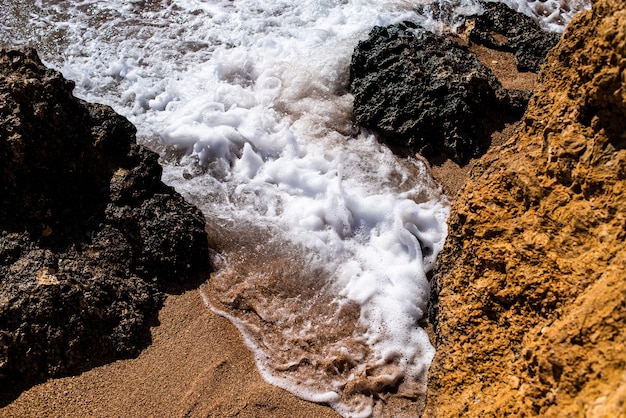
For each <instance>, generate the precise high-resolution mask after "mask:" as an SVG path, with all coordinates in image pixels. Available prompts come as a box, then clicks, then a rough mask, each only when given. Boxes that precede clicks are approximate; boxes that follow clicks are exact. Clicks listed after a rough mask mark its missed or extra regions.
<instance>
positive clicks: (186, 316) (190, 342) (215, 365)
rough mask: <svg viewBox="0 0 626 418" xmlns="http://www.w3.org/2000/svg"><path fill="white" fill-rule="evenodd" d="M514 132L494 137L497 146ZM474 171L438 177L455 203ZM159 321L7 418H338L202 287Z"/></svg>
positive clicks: (489, 56) (173, 300)
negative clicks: (258, 347)
mask: <svg viewBox="0 0 626 418" xmlns="http://www.w3.org/2000/svg"><path fill="white" fill-rule="evenodd" d="M476 52H477V53H478V55H479V57H480V59H481V60H482V61H483V62H484V63H485V64H487V65H488V66H491V67H492V68H493V69H494V70H497V71H496V74H497V75H498V77H499V78H500V80H501V81H502V83H503V85H505V86H506V87H509V88H521V89H530V88H532V86H533V83H534V81H535V78H536V77H535V76H534V75H529V74H519V73H517V71H516V70H515V64H514V61H513V60H512V56H511V55H510V54H503V53H495V52H493V51H486V50H484V49H479V50H478V51H476ZM513 131H514V126H509V127H507V128H506V129H504V130H503V131H502V132H500V133H496V134H494V137H493V142H492V145H497V144H499V143H501V142H502V141H504V140H506V139H507V138H508V137H509V136H510V135H511V133H512V132H513ZM471 167H472V163H470V164H468V165H467V166H465V167H459V166H458V165H456V164H454V163H451V162H449V161H448V162H445V163H443V164H441V165H439V166H434V167H433V175H434V176H435V178H436V179H437V180H438V181H439V182H440V183H441V184H442V186H443V187H444V189H445V190H446V192H447V194H448V195H449V196H450V198H451V199H453V198H454V196H455V195H456V193H457V192H458V190H459V188H460V187H461V186H462V184H463V183H464V180H465V178H466V176H467V174H468V172H469V170H470V169H471ZM159 322H160V325H159V326H157V327H154V328H153V329H152V339H153V343H152V345H151V346H150V347H148V348H147V349H146V350H144V351H143V352H142V353H141V355H140V356H139V357H138V358H136V359H131V360H123V361H117V362H115V363H111V364H108V365H105V366H101V367H97V368H94V369H91V370H89V371H87V372H85V373H82V374H80V375H78V376H72V377H66V378H62V379H51V380H49V381H47V382H45V383H43V384H39V385H36V386H33V387H32V388H30V389H28V390H26V391H24V392H22V393H21V395H20V396H19V397H18V398H17V399H15V400H14V401H13V402H11V403H10V404H9V405H8V406H6V407H4V408H2V409H0V417H20V418H23V417H37V418H39V417H220V418H222V417H250V418H252V417H254V418H263V417H268V418H269V417H272V418H280V417H289V418H293V417H308V418H316V417H338V415H337V414H336V413H335V412H334V411H333V410H332V409H330V408H329V407H325V406H321V405H316V404H312V403H309V402H305V401H303V400H300V399H298V398H296V397H295V396H293V395H291V394H290V393H288V392H286V391H284V390H282V389H278V388H276V387H274V386H271V385H269V384H267V383H266V382H265V381H264V380H263V379H262V378H261V376H260V374H259V372H258V371H257V369H256V366H255V363H254V358H253V356H252V354H251V353H250V351H249V350H248V349H247V347H246V346H245V344H244V343H243V340H242V338H241V336H240V334H239V332H238V331H237V330H236V328H235V327H234V326H233V325H232V324H231V323H230V322H229V321H227V320H226V319H224V318H222V317H220V316H218V315H216V314H214V313H212V312H211V311H210V310H209V309H208V308H206V307H205V306H204V304H203V301H202V297H201V296H200V293H199V291H198V290H188V291H186V292H184V293H182V294H174V295H169V296H168V297H167V300H166V301H165V306H164V307H163V309H162V310H161V312H160V313H159ZM94 356H97V353H94Z"/></svg>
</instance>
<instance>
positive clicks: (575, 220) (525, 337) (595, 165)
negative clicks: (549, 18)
mask: <svg viewBox="0 0 626 418" xmlns="http://www.w3.org/2000/svg"><path fill="white" fill-rule="evenodd" d="M625 74H626V11H624V3H623V1H620V0H598V1H597V2H594V5H593V10H592V11H588V12H583V13H582V14H580V15H578V16H577V17H576V18H574V20H572V22H571V23H570V25H569V27H568V28H567V30H566V32H565V34H564V36H563V39H562V40H561V41H560V43H559V44H558V46H557V47H556V48H555V49H554V50H553V51H552V52H551V53H550V54H549V56H548V58H547V62H546V64H545V65H544V67H543V72H542V75H541V76H540V81H539V85H538V86H537V88H536V90H535V96H534V98H533V99H532V100H531V102H530V104H529V108H528V110H527V112H526V114H525V116H524V117H523V121H522V125H521V127H520V129H519V130H518V132H517V133H516V134H515V135H514V136H513V138H512V139H511V140H509V141H508V142H507V143H506V144H504V145H503V146H501V147H498V148H495V149H493V150H492V151H490V152H489V153H488V154H486V155H485V156H484V157H483V158H482V159H481V160H480V162H479V163H478V164H477V165H476V167H475V168H474V170H473V172H472V174H471V177H470V179H469V180H468V182H467V183H466V185H465V186H464V189H463V190H462V192H461V194H460V196H459V197H458V199H457V201H456V202H455V203H454V205H453V208H452V213H451V217H450V220H449V227H448V231H449V237H448V241H447V243H446V246H445V249H444V251H443V253H442V255H441V258H440V260H439V263H438V266H437V268H436V271H435V277H434V283H433V300H432V304H431V307H432V312H431V320H432V322H433V323H434V325H435V333H436V341H435V343H436V348H437V354H436V356H435V359H434V361H433V363H432V366H431V369H430V377H429V379H430V380H429V394H428V404H427V410H426V411H427V412H426V416H433V417H456V416H463V417H496V416H505V415H510V416H542V417H557V416H559V417H560V416H589V417H592V416H593V417H599V416H607V417H608V416H611V417H617V416H624V414H625V411H626V409H625V407H624V399H625V397H626V350H624V347H625V346H626V296H625V295H626V280H624V271H625V270H626V247H625V246H624V239H625V238H626V232H625V231H626V136H625V133H626V77H625Z"/></svg>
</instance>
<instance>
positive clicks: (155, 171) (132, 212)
mask: <svg viewBox="0 0 626 418" xmlns="http://www.w3.org/2000/svg"><path fill="white" fill-rule="evenodd" d="M72 90H73V83H71V82H69V81H67V80H64V79H63V78H62V76H61V75H60V74H59V73H58V72H56V71H53V70H51V69H47V68H46V67H45V66H43V65H42V63H41V62H40V60H39V58H38V57H37V54H36V52H35V51H33V50H28V51H0V161H1V164H0V386H1V387H3V388H7V387H9V386H8V382H9V381H18V382H25V381H33V380H36V379H39V378H43V377H46V376H57V375H60V374H64V373H67V372H70V371H75V370H78V369H79V368H84V367H87V366H90V365H93V364H99V363H102V362H103V361H106V360H108V359H112V358H119V357H127V356H133V355H136V354H138V352H139V350H140V349H141V348H143V347H145V346H146V344H147V343H148V342H149V326H150V325H151V324H152V323H153V322H154V320H155V318H156V313H157V310H158V308H159V306H160V304H161V301H162V293H161V291H162V290H163V289H164V288H165V287H166V286H167V285H168V284H169V283H172V282H180V281H182V280H184V279H188V278H189V277H190V276H191V275H192V274H194V273H197V272H199V271H205V270H206V269H208V267H209V261H208V248H207V237H206V233H205V231H204V225H205V223H204V218H203V216H202V214H201V213H200V212H199V210H198V209H196V208H194V207H193V206H191V205H190V204H188V203H186V202H185V201H184V200H183V199H182V197H181V196H180V195H179V194H177V193H176V192H175V191H174V190H173V189H172V188H170V187H167V186H166V185H164V184H163V183H162V182H161V181H160V176H161V167H160V166H159V164H158V162H157V155H156V154H154V153H152V152H151V151H148V150H147V149H145V148H143V147H141V146H138V145H136V143H135V128H134V127H133V126H132V125H131V124H130V123H129V122H128V121H127V120H126V119H125V118H123V117H121V116H119V115H117V114H116V113H115V112H114V111H113V110H112V109H111V108H109V107H107V106H104V105H99V104H89V103H86V102H84V101H82V100H79V99H76V98H75V97H73V96H72Z"/></svg>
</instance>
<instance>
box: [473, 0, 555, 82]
mask: <svg viewBox="0 0 626 418" xmlns="http://www.w3.org/2000/svg"><path fill="white" fill-rule="evenodd" d="M481 4H482V6H483V8H484V13H483V14H481V15H476V16H470V17H469V18H468V19H467V21H466V25H468V24H469V25H472V26H473V27H472V29H471V31H470V33H469V39H470V41H472V42H475V43H477V44H480V45H484V46H486V47H488V48H492V49H497V50H500V51H506V52H512V53H514V54H515V59H516V63H517V69H518V70H519V71H530V72H534V73H536V72H539V69H540V67H541V64H543V61H544V59H545V57H546V55H547V54H548V52H549V51H550V49H552V48H554V47H555V46H556V44H557V42H558V41H559V39H560V37H561V35H560V34H558V33H554V32H548V31H545V30H543V29H541V28H540V27H539V25H537V23H536V22H535V21H534V20H533V19H532V18H530V17H528V16H526V15H524V14H522V13H518V12H516V11H514V10H512V9H511V8H509V7H508V6H507V5H505V4H503V3H492V2H481Z"/></svg>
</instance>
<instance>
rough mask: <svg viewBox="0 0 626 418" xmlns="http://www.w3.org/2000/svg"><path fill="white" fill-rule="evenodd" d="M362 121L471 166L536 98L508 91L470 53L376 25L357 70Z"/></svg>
mask: <svg viewBox="0 0 626 418" xmlns="http://www.w3.org/2000/svg"><path fill="white" fill-rule="evenodd" d="M350 89H351V92H352V93H353V94H354V116H355V119H356V122H357V123H358V124H359V125H361V126H364V127H366V128H371V129H374V130H376V131H378V132H379V133H380V134H381V136H382V138H383V139H384V140H385V141H386V142H388V143H390V144H392V145H396V146H398V145H400V146H407V147H408V148H410V149H411V150H413V151H416V152H419V153H420V154H422V155H423V156H424V157H426V158H428V159H430V160H431V161H432V160H433V159H437V158H441V157H443V158H446V157H447V158H451V159H452V160H454V161H456V162H458V163H461V164H464V163H466V162H467V161H468V160H469V159H471V158H475V157H478V156H480V155H482V154H483V153H484V152H485V150H486V149H487V148H488V146H489V141H490V137H491V133H492V132H493V131H494V130H497V129H500V128H502V126H503V125H504V123H507V122H513V121H517V120H518V119H519V117H520V116H521V115H522V114H523V112H524V110H525V108H526V104H527V102H528V99H529V97H530V94H531V93H530V92H523V91H518V90H505V89H503V88H502V85H501V84H500V82H499V81H498V79H497V78H496V77H495V76H494V75H493V73H492V72H491V70H490V69H489V68H487V67H486V66H485V65H483V64H482V63H481V62H480V61H479V60H478V59H477V58H476V57H475V56H474V55H473V54H472V53H471V52H470V51H469V50H468V49H467V48H466V47H463V46H461V45H459V44H457V43H455V42H452V41H450V40H448V39H445V38H443V37H440V36H437V35H434V34H432V33H430V32H427V31H425V30H424V29H420V28H409V27H407V26H405V25H393V26H389V27H376V28H374V29H373V30H372V32H371V33H370V35H369V38H368V39H367V40H365V41H362V42H359V44H358V46H357V47H356V48H355V50H354V53H353V55H352V62H351V64H350Z"/></svg>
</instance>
